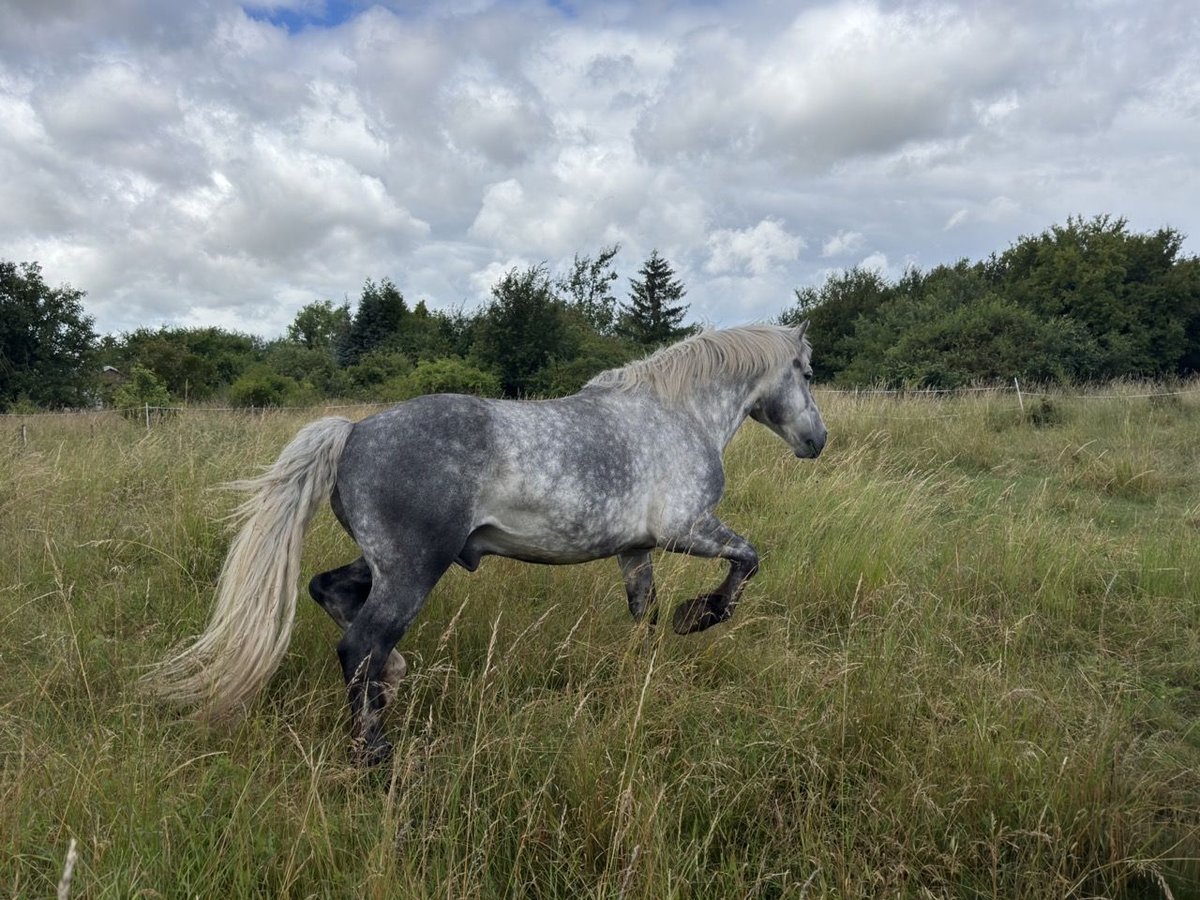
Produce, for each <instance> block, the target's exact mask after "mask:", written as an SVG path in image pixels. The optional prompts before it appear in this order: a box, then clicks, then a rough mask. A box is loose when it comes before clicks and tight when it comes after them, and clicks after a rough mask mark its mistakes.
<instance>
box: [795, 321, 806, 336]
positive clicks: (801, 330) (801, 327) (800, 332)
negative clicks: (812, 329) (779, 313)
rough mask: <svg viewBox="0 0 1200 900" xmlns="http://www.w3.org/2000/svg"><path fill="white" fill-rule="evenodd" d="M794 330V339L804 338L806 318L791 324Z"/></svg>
mask: <svg viewBox="0 0 1200 900" xmlns="http://www.w3.org/2000/svg"><path fill="white" fill-rule="evenodd" d="M793 327H794V329H795V331H796V340H798V341H802V340H804V332H806V331H808V319H805V320H804V321H803V322H801V323H800V324H799V325H795V326H793Z"/></svg>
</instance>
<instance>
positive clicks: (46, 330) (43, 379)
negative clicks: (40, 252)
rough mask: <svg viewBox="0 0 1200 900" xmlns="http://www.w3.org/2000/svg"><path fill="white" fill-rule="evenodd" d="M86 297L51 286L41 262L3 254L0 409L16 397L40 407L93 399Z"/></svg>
mask: <svg viewBox="0 0 1200 900" xmlns="http://www.w3.org/2000/svg"><path fill="white" fill-rule="evenodd" d="M83 297H84V292H83V291H79V290H75V289H74V288H72V287H70V286H68V285H63V286H61V287H57V288H51V287H50V286H49V285H47V284H46V283H45V281H43V280H42V270H41V267H40V266H39V265H38V264H37V263H32V262H26V263H21V264H20V265H18V264H16V263H12V262H6V261H3V260H0V410H5V409H8V407H9V406H10V405H11V404H12V403H13V402H14V401H15V400H17V399H18V398H23V399H25V400H26V401H27V402H29V403H32V404H34V405H36V406H40V407H65V406H83V405H84V404H86V403H87V402H88V401H89V399H90V398H89V389H90V388H91V387H92V379H91V374H92V373H91V365H92V361H93V354H94V350H95V345H96V333H95V331H94V330H93V329H92V318H91V317H90V316H87V315H85V314H84V311H83V303H82V301H83Z"/></svg>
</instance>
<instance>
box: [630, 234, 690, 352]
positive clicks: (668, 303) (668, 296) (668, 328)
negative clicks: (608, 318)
mask: <svg viewBox="0 0 1200 900" xmlns="http://www.w3.org/2000/svg"><path fill="white" fill-rule="evenodd" d="M638 275H639V276H641V277H640V278H632V279H630V284H629V303H628V305H626V306H625V307H624V308H623V309H622V314H621V321H620V325H619V328H620V331H621V333H622V334H623V335H625V336H626V337H628V338H629V339H630V340H632V341H634V342H635V343H638V344H641V345H642V346H644V347H655V346H658V345H660V344H666V343H669V342H671V341H675V340H678V339H679V338H681V337H686V336H687V335H689V334H691V333H692V332H693V331H694V329H693V328H689V327H686V326H684V325H683V317H684V316H685V315H686V314H687V310H688V307H687V304H686V303H680V302H679V301H681V300H682V299H683V296H684V295H685V294H686V293H687V291H686V290H685V289H684V286H683V282H681V281H679V280H678V279H676V278H675V270H674V269H672V268H671V265H670V263H668V262H667V261H666V260H665V259H663V258H662V257H661V256H659V255H658V251H657V250H655V251H653V252H652V253H651V254H650V257H649V259H647V260H646V262H645V263H644V264H643V265H642V267H641V268H640V269H638Z"/></svg>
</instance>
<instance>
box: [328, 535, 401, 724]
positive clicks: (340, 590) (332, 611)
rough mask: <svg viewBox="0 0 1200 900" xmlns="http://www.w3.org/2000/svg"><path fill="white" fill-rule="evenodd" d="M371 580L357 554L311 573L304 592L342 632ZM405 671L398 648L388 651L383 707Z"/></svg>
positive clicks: (364, 564) (368, 589) (363, 601)
mask: <svg viewBox="0 0 1200 900" xmlns="http://www.w3.org/2000/svg"><path fill="white" fill-rule="evenodd" d="M371 583H372V578H371V567H370V566H368V565H367V561H366V559H364V558H363V557H361V556H360V557H359V558H358V559H356V560H355V561H354V562H352V563H349V564H348V565H344V566H340V567H339V568H336V569H331V570H329V571H328V572H321V573H320V574H318V575H314V576H313V578H312V580H311V581H309V583H308V592H309V594H311V595H312V598H313V600H315V601H316V602H317V603H318V604H319V605H320V606H321V608H322V609H324V610H325V612H327V613H329V617H330V618H331V619H333V621H334V622H336V623H337V625H338V627H339V628H341V629H342V631H343V632H344V631H345V630H346V629H347V628H349V627H350V624H351V623H352V622H353V621H354V618H355V616H357V615H358V612H359V610H361V609H362V606H363V604H364V603H366V601H367V597H368V596H369V595H370V593H371ZM407 672H408V664H407V663H406V662H405V661H404V657H403V656H402V655H401V654H400V651H398V650H393V651H392V652H391V653H389V654H388V658H387V662H386V663H385V664H384V667H383V676H382V681H383V684H384V685H385V687H384V701H383V702H384V705H385V706H386V705H387V704H388V703H391V702H392V700H393V699H394V698H395V696H396V693H397V691H399V690H400V682H401V681H402V680H403V679H404V676H405V674H406V673H407Z"/></svg>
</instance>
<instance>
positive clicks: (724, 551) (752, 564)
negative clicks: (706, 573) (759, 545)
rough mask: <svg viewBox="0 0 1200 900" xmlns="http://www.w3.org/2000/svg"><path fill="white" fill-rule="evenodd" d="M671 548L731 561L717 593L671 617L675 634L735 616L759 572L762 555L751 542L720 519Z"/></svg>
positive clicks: (680, 608) (698, 528) (682, 607)
mask: <svg viewBox="0 0 1200 900" xmlns="http://www.w3.org/2000/svg"><path fill="white" fill-rule="evenodd" d="M668 549H670V550H675V551H677V552H683V553H689V554H691V555H693V556H706V557H720V558H722V559H727V560H729V574H727V575H726V576H725V580H724V581H722V582H721V584H720V586H719V587H718V588H717V589H716V590H715V591H713V592H712V593H709V594H702V595H701V596H699V597H695V598H693V599H691V600H688V601H686V602H684V603H681V604H680V605H679V606H678V607H676V609H675V613H674V615H673V616H672V617H671V627H672V628H673V629H674V630H675V632H676V633H677V634H691V633H692V632H695V631H704V630H705V629H706V628H711V627H712V626H713V625H716V624H718V623H720V622H724V621H725V620H726V619H728V618H729V617H730V616H732V615H733V610H734V608H735V607H736V606H737V602H738V599H739V598H740V597H741V594H742V590H743V589H744V588H745V586H746V582H747V581H749V580H750V579H751V578H752V577H754V573H755V572H757V571H758V554H757V553H756V552H755V550H754V547H752V546H751V545H750V542H749V541H747V540H746V539H745V538H743V537H742V536H741V535H739V534H737V533H736V532H734V531H733V530H732V529H730V528H728V527H727V526H726V525H724V524H723V523H721V522H720V521H718V520H717V519H714V518H710V519H708V520H706V521H704V522H702V523H699V524H698V525H697V526H696V528H694V529H693V531H692V532H691V533H690V534H688V535H687V536H686V537H683V538H680V539H678V540H676V541H673V542H672V543H671V544H670V545H669V546H668Z"/></svg>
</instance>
